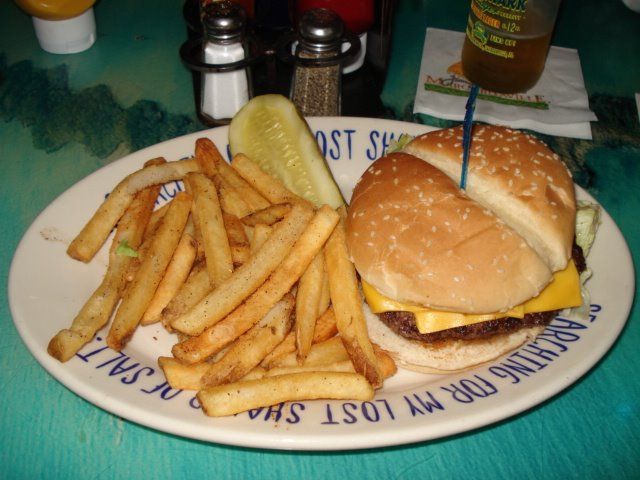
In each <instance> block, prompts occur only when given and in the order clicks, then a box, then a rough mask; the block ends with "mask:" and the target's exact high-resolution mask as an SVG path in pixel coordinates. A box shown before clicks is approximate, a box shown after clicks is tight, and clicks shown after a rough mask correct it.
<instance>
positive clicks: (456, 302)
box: [346, 126, 585, 372]
mask: <svg viewBox="0 0 640 480" xmlns="http://www.w3.org/2000/svg"><path fill="white" fill-rule="evenodd" d="M461 165H462V129H461V128H460V127H458V128H452V129H446V130H439V131H435V132H430V133H427V134H425V135H422V136H420V137H417V138H415V139H414V140H412V141H411V142H410V143H409V144H407V145H406V146H405V147H404V148H403V151H402V152H398V153H391V154H389V155H387V156H385V157H383V158H380V159H378V160H377V161H376V162H374V163H373V164H372V165H371V167H370V168H368V169H367V171H366V172H365V173H364V174H363V175H362V177H361V179H360V180H359V181H358V183H357V185H356V187H355V189H354V192H353V196H352V199H351V204H350V206H349V214H348V217H347V221H346V228H347V243H348V247H349V251H350V255H351V257H352V260H353V262H354V264H355V266H356V269H357V270H358V272H359V275H360V277H361V280H362V288H363V293H364V295H365V299H366V301H367V304H368V306H369V308H370V310H371V311H372V312H373V313H374V314H375V315H374V314H369V313H370V312H367V315H368V328H369V333H370V336H371V338H372V340H373V341H374V342H376V343H377V344H379V345H380V346H381V347H382V348H384V349H385V350H387V351H389V352H390V354H391V355H392V356H394V357H395V359H396V360H397V361H398V362H399V363H400V364H401V365H402V366H404V367H405V368H409V369H413V370H418V371H424V372H447V371H455V370H461V369H465V368H468V367H471V366H474V365H477V364H480V363H483V362H487V361H490V360H493V359H495V358H496V357H498V356H500V355H502V354H504V353H505V352H508V351H510V350H513V349H515V348H517V347H518V346H520V345H521V344H523V343H524V342H526V341H527V340H529V339H532V338H534V337H535V335H537V334H538V333H539V332H540V331H541V330H542V329H543V328H544V326H545V325H546V324H547V323H549V322H550V321H551V319H553V317H554V316H555V315H556V314H557V312H558V311H559V310H561V309H564V308H568V307H575V306H578V305H580V304H581V302H582V298H581V293H580V280H579V272H580V271H581V270H583V269H584V268H585V265H584V257H583V255H582V251H581V250H580V248H579V247H577V246H575V243H574V233H575V216H576V199H575V192H574V185H573V181H572V180H571V176H570V174H569V171H568V170H567V168H566V167H565V165H564V164H563V163H562V161H561V160H560V158H559V157H558V156H557V155H556V154H554V153H553V152H552V151H550V150H549V148H548V147H547V146H546V145H545V144H544V143H542V142H540V141H539V140H537V139H535V138H534V137H532V136H530V135H527V134H525V133H522V132H518V131H514V130H511V129H508V128H503V127H495V126H476V127H475V128H474V131H473V139H472V144H471V152H470V156H469V167H468V173H467V184H466V189H465V190H464V191H462V190H460V188H459V186H458V184H459V179H460V173H461ZM365 310H368V309H365Z"/></svg>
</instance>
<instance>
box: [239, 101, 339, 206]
mask: <svg viewBox="0 0 640 480" xmlns="http://www.w3.org/2000/svg"><path fill="white" fill-rule="evenodd" d="M229 146H230V148H231V154H232V155H236V154H238V153H244V154H245V155H246V156H247V157H249V158H250V159H251V160H253V161H254V162H256V163H257V164H258V165H260V167H261V168H262V169H263V170H265V171H266V172H268V173H270V174H271V175H274V176H275V177H277V178H279V179H280V180H281V181H282V182H283V183H284V184H285V186H286V187H287V188H289V189H290V190H291V191H293V192H294V193H296V194H298V195H300V196H301V197H303V198H305V199H307V200H309V201H310V202H312V203H313V204H315V205H316V206H320V205H323V204H328V205H330V206H331V207H333V208H338V207H340V206H342V205H344V203H345V202H344V199H343V197H342V195H341V193H340V190H339V188H338V186H337V185H336V182H335V180H334V179H333V176H332V175H331V171H330V170H329V167H328V165H327V162H326V160H325V158H324V157H323V156H322V153H321V152H320V148H319V147H318V144H317V142H316V139H315V137H314V136H313V134H312V133H311V130H310V129H309V125H308V124H307V122H306V121H305V120H304V118H302V116H301V115H300V113H299V112H298V110H297V109H296V107H295V105H294V104H293V103H292V102H291V101H290V100H289V99H287V98H286V97H283V96H282V95H274V94H270V95H261V96H258V97H255V98H253V99H251V100H250V101H249V102H248V103H247V104H246V105H245V106H244V107H242V109H241V110H240V111H239V112H238V113H237V114H236V115H235V117H234V118H233V120H232V121H231V125H230V126H229Z"/></svg>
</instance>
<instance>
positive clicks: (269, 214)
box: [241, 203, 291, 227]
mask: <svg viewBox="0 0 640 480" xmlns="http://www.w3.org/2000/svg"><path fill="white" fill-rule="evenodd" d="M289 210H291V205H290V204H289V203H278V204H276V205H270V206H268V207H267V208H263V209H262V210H257V211H255V212H253V213H251V214H249V215H246V216H244V217H242V219H241V220H242V223H244V224H245V225H248V226H250V227H255V226H256V225H258V224H261V223H263V224H265V225H273V224H274V223H276V222H279V221H280V220H282V219H283V218H284V216H285V215H286V214H287V213H289Z"/></svg>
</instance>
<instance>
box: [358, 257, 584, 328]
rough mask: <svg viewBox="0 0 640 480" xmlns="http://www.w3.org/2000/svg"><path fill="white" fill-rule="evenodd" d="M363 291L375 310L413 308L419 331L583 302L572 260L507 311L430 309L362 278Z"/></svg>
mask: <svg viewBox="0 0 640 480" xmlns="http://www.w3.org/2000/svg"><path fill="white" fill-rule="evenodd" d="M362 291H363V293H364V296H365V298H366V300H367V303H368V304H369V307H370V308H371V310H372V311H373V312H374V313H382V312H391V311H405V312H412V313H413V314H414V315H415V317H416V326H417V327H418V331H419V332H420V333H432V332H438V331H440V330H447V329H449V328H456V327H463V326H465V325H473V324H474V323H480V322H487V321H489V320H496V319H499V318H505V317H515V318H522V317H524V315H525V314H526V313H535V312H548V311H551V310H561V309H563V308H572V307H578V306H580V305H581V304H582V295H581V293H580V275H579V274H578V270H577V269H576V266H575V264H574V263H573V260H571V261H569V263H568V265H567V268H565V269H564V270H562V271H560V272H556V273H555V274H554V276H553V279H552V280H551V282H550V283H549V285H547V286H546V287H545V289H544V290H543V291H542V292H540V294H539V295H538V296H537V297H534V298H532V299H531V300H528V301H526V302H524V303H522V304H520V305H517V306H515V307H513V308H512V309H511V310H509V311H506V312H498V313H483V314H465V313H455V312H444V311H440V310H432V309H429V308H425V307H420V306H417V305H410V304H407V303H401V302H397V301H395V300H391V299H390V298H388V297H385V296H384V295H382V294H380V293H379V292H378V291H377V290H376V289H375V288H373V287H372V286H371V285H369V284H368V283H366V282H365V281H362Z"/></svg>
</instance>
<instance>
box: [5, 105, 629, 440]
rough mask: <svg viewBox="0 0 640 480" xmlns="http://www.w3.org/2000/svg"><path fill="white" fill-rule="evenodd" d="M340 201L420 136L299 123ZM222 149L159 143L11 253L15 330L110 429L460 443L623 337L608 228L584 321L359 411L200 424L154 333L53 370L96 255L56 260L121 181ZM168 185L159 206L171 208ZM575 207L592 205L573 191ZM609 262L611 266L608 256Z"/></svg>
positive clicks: (403, 380)
mask: <svg viewBox="0 0 640 480" xmlns="http://www.w3.org/2000/svg"><path fill="white" fill-rule="evenodd" d="M310 124H311V127H312V129H313V130H314V131H315V132H317V133H316V137H317V138H318V141H319V143H320V145H321V147H322V148H323V150H324V151H325V153H326V157H327V160H328V162H329V165H330V167H331V169H332V171H333V173H334V175H335V178H336V179H337V181H338V184H339V185H340V188H341V189H342V191H343V193H344V195H345V198H350V196H351V189H352V188H353V185H354V183H355V181H356V180H357V179H358V178H359V177H360V175H361V173H362V172H363V171H364V170H365V169H366V168H367V166H368V165H369V164H370V163H371V161H372V160H374V159H375V158H377V157H379V156H380V155H381V154H382V153H383V151H384V150H385V148H386V147H387V146H388V144H389V142H390V141H391V140H392V139H393V138H397V137H398V136H399V134H400V133H409V134H418V133H422V132H425V131H427V130H430V128H429V127H425V126H423V125H417V124H409V123H402V122H394V121H385V120H373V119H364V118H348V117H342V118H316V119H311V120H310ZM205 135H206V136H208V137H210V138H211V139H212V140H213V141H214V142H216V144H218V145H221V146H224V145H227V128H226V127H223V128H217V129H213V130H209V131H206V132H198V133H196V134H192V135H187V136H184V137H180V138H176V139H173V140H169V141H167V142H164V143H160V144H158V145H154V146H152V147H149V148H146V149H144V150H141V151H139V152H136V153H133V154H131V155H128V156H126V157H125V158H122V159H121V160H119V161H116V162H114V163H112V164H110V165H108V166H106V167H104V168H102V169H100V170H98V171H97V172H95V173H93V174H91V175H89V176H88V177H87V178H85V179H84V180H82V181H80V182H79V183H77V184H76V185H74V186H73V187H71V188H70V189H69V190H67V191H66V192H65V193H63V194H62V195H61V196H60V197H58V198H57V199H56V200H55V201H54V202H53V203H52V204H51V205H50V206H49V207H47V208H46V209H45V210H44V211H43V212H42V213H41V214H40V216H39V217H38V218H37V219H36V220H35V221H34V223H33V224H32V225H31V227H30V228H29V230H28V231H27V232H26V234H25V235H24V238H23V239H22V241H21V242H20V245H19V246H18V249H17V250H16V252H15V256H14V259H13V263H12V266H11V271H10V277H9V302H10V306H11V312H12V315H13V319H14V322H15V325H16V327H17V329H18V331H19V332H20V335H21V336H22V339H23V340H24V342H25V344H26V345H27V347H28V348H29V350H30V351H31V353H32V354H33V355H34V356H35V357H36V359H37V360H38V362H40V364H42V366H43V367H44V368H45V369H46V370H47V371H48V372H49V373H51V375H53V376H54V377H55V378H56V379H58V380H59V381H60V382H61V383H63V384H64V385H66V386H67V387H68V388H69V389H71V390H72V391H73V392H75V393H76V394H78V395H80V396H81V397H83V398H85V399H87V400H88V401H90V402H92V403H93V404H95V405H97V406H99V407H101V408H103V409H105V410H107V411H108V412H111V413H113V414H115V415H118V416H120V417H123V418H126V419H128V420H131V421H133V422H137V423H140V424H143V425H146V426H148V427H151V428H154V429H157V430H160V431H164V432H169V433H172V434H175V435H180V436H184V437H189V438H195V439H200V440H205V441H211V442H218V443H224V444H232V445H241V446H246V447H262V448H271V449H295V450H342V449H358V448H370V447H381V446H388V445H399V444H405V443H410V442H417V441H423V440H429V439H434V438H438V437H443V436H446V435H452V434H455V433H459V432H463V431H467V430H471V429H474V428H477V427H481V426H484V425H488V424H490V423H493V422H496V421H499V420H502V419H504V418H507V417H510V416H512V415H515V414H517V413H519V412H522V411H523V410H526V409H528V408H530V407H532V406H534V405H537V404H538V403H540V402H542V401H544V400H546V399H548V398H549V397H551V396H553V395H554V394H556V393H558V392H560V391H561V390H562V389H564V388H566V387H567V386H569V385H570V384H572V383H573V382H575V381H576V380H577V379H578V378H579V377H580V376H582V375H583V374H585V373H586V372H587V371H588V370H589V369H590V368H591V367H593V366H594V364H595V363H596V362H597V361H598V360H599V359H600V358H601V357H602V356H603V355H604V354H605V353H606V352H607V350H608V349H609V348H610V347H611V345H612V344H613V342H614V341H615V339H616V338H617V336H618V335H619V333H620V331H621V329H622V328H623V326H624V324H625V322H626V319H627V316H628V314H629V309H630V307H631V302H632V298H633V292H634V274H633V267H632V262H631V256H630V254H629V250H628V247H627V245H626V243H625V240H624V238H623V237H622V235H621V233H620V231H619V230H618V228H617V227H616V225H615V224H614V222H613V221H612V219H611V217H610V216H609V215H608V214H607V213H606V212H603V215H602V225H601V227H600V231H599V233H598V236H597V240H596V242H595V244H594V246H593V249H592V252H591V254H590V256H589V258H588V263H589V266H590V267H591V268H592V269H593V271H594V275H593V278H592V279H591V280H590V281H589V284H588V285H589V289H590V291H591V292H592V303H593V305H592V312H591V318H590V319H588V320H586V321H570V320H566V319H561V318H559V319H556V320H554V321H553V322H552V324H551V325H550V327H549V328H548V329H547V330H546V331H545V332H544V333H543V334H541V336H540V337H538V339H537V340H536V342H533V343H530V344H528V345H526V346H524V347H522V348H520V349H519V350H518V351H516V352H513V353H512V354H510V355H507V356H505V357H503V358H500V359H498V360H496V361H495V362H492V363H490V364H487V365H484V366H481V367H478V368H476V369H475V370H471V371H467V372H465V373H461V374H455V375H440V376H438V375H422V374H417V373H412V372H408V371H400V372H399V373H398V374H397V375H396V376H394V377H392V378H391V379H389V380H388V381H387V382H386V383H385V386H384V388H383V389H382V390H380V391H379V392H378V393H377V394H376V397H375V399H374V400H372V401H370V402H342V401H312V402H297V403H292V404H285V405H280V406H278V407H272V408H264V409H260V410H256V411H251V412H247V413H242V414H239V415H236V416H234V417H228V418H218V419H213V418H208V417H206V416H205V415H204V414H203V413H202V412H201V411H200V410H199V409H198V408H197V405H195V402H194V395H193V392H188V391H178V390H172V389H171V388H169V387H168V386H167V384H166V383H165V381H164V376H163V374H162V371H161V370H160V369H159V368H158V366H157V364H156V359H157V358H158V356H160V355H168V354H169V352H170V348H171V345H172V344H173V343H175V338H174V337H173V336H171V335H170V334H168V333H166V332H165V331H164V330H163V328H162V327H160V326H157V325H156V326H148V327H141V328H139V329H138V331H137V332H136V334H135V335H134V337H133V339H132V340H131V342H130V343H129V344H128V345H127V347H126V348H125V349H124V351H123V352H121V353H117V352H114V351H112V350H109V349H108V348H107V347H106V346H105V343H104V340H103V339H104V336H105V334H106V332H105V331H102V332H100V333H99V334H98V335H97V337H96V338H95V339H94V341H92V342H91V343H89V344H88V345H86V346H85V348H83V349H82V350H81V351H80V353H79V354H78V355H77V356H75V357H74V358H72V359H71V360H70V361H69V362H67V363H65V364H61V363H59V362H58V361H57V360H54V359H53V358H51V357H50V356H49V355H48V354H47V352H46V348H47V344H48V342H49V339H50V338H51V337H52V336H53V335H54V334H55V333H56V332H58V330H60V329H61V328H65V327H67V326H68V325H69V324H70V322H71V320H72V319H73V317H74V316H75V314H76V312H77V311H78V310H79V309H80V307H81V306H82V304H83V302H84V301H85V300H86V299H87V298H88V297H89V296H90V294H91V293H92V291H93V289H95V288H96V286H97V285H98V284H99V282H100V279H101V278H102V275H103V273H104V270H105V267H106V263H107V255H106V248H103V249H102V250H101V251H100V253H99V254H98V255H97V257H96V258H95V259H94V260H93V261H92V262H91V263H90V264H88V265H86V264H83V263H81V262H77V261H74V260H72V259H70V258H69V257H68V256H67V255H66V254H65V250H66V248H67V245H68V243H69V241H70V240H71V239H72V238H73V237H74V236H75V235H76V234H77V233H78V232H79V231H80V229H81V227H82V226H83V225H84V223H85V222H86V221H87V220H88V219H89V217H90V216H91V214H92V213H93V212H94V210H95V209H96V208H97V207H98V205H99V204H100V203H101V202H102V200H103V198H104V195H105V194H106V193H107V192H109V191H110V190H111V189H112V188H113V187H114V186H115V185H116V184H117V183H118V181H119V180H121V179H122V178H123V177H124V176H125V175H127V174H129V173H131V172H133V171H134V170H136V169H138V168H140V167H141V166H142V164H143V163H144V162H145V161H146V160H148V159H150V158H153V157H158V156H164V157H166V158H167V159H168V160H177V159H180V158H184V157H187V156H190V155H192V154H193V148H194V142H195V140H196V139H197V138H198V137H201V136H205ZM177 188H178V185H177V184H171V185H167V186H165V187H164V188H163V191H162V193H161V195H163V196H164V197H165V198H167V199H168V198H170V197H172V196H173V195H174V194H175V192H176V189H177ZM578 194H579V197H580V198H582V199H588V200H591V201H594V200H593V199H592V198H591V197H590V196H589V195H588V194H586V193H585V192H584V191H583V190H581V189H578ZM611 252H616V253H615V255H612V254H611Z"/></svg>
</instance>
